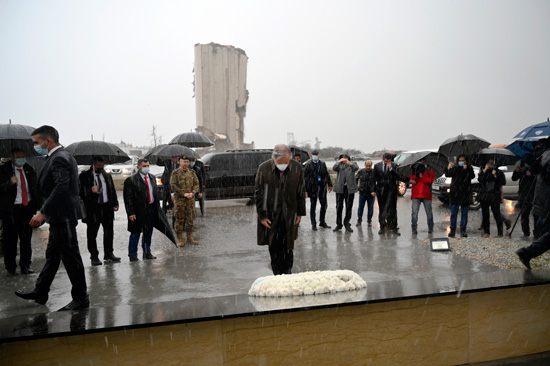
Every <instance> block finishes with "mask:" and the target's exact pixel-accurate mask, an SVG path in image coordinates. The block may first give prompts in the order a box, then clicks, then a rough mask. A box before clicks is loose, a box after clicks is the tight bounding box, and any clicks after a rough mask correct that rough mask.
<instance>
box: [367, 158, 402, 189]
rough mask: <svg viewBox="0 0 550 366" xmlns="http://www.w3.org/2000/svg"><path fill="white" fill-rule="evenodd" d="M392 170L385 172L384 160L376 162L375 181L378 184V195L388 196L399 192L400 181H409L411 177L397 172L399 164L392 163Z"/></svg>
mask: <svg viewBox="0 0 550 366" xmlns="http://www.w3.org/2000/svg"><path fill="white" fill-rule="evenodd" d="M391 166H392V170H391V171H388V172H386V173H384V162H383V161H381V162H378V163H376V164H374V167H373V170H374V182H375V184H376V195H378V196H382V197H387V196H388V195H390V194H394V193H395V194H397V189H398V188H399V182H400V181H401V182H408V181H409V178H408V177H405V176H402V175H400V174H399V173H397V167H398V165H397V164H395V163H394V162H392V163H391Z"/></svg>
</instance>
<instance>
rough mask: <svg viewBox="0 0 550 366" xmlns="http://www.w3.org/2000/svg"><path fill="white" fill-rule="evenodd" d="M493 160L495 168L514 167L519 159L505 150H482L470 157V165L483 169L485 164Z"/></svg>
mask: <svg viewBox="0 0 550 366" xmlns="http://www.w3.org/2000/svg"><path fill="white" fill-rule="evenodd" d="M490 159H493V160H494V161H495V165H496V166H504V165H514V164H515V163H516V161H518V160H519V157H518V156H517V155H516V154H514V153H513V152H511V151H510V150H507V149H493V148H490V149H483V150H480V151H478V152H477V153H475V154H473V155H472V159H471V163H472V165H476V166H479V167H483V166H484V165H485V164H487V162H488V161H489V160H490Z"/></svg>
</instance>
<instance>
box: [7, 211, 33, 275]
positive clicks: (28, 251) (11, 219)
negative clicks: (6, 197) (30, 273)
mask: <svg viewBox="0 0 550 366" xmlns="http://www.w3.org/2000/svg"><path fill="white" fill-rule="evenodd" d="M32 216H33V212H32V210H31V208H30V205H29V206H23V205H14V206H13V212H12V213H11V214H8V213H6V214H3V215H2V222H3V227H4V228H3V231H4V233H3V236H4V239H3V241H2V243H3V249H4V265H5V266H6V269H7V270H8V271H15V268H17V262H16V257H17V240H18V239H19V249H20V256H19V267H21V268H25V267H26V266H30V265H31V258H32V248H31V238H32V229H31V227H30V226H29V222H30V221H31V218H32Z"/></svg>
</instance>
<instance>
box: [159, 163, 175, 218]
mask: <svg viewBox="0 0 550 366" xmlns="http://www.w3.org/2000/svg"><path fill="white" fill-rule="evenodd" d="M179 160H180V158H179V156H172V159H170V160H166V161H165V162H164V171H163V172H162V178H161V180H162V188H163V197H162V210H163V211H164V213H165V214H166V212H167V211H168V210H170V209H172V208H173V207H174V202H173V201H172V190H171V189H170V177H171V176H172V172H173V171H174V170H176V169H179V167H180V163H179Z"/></svg>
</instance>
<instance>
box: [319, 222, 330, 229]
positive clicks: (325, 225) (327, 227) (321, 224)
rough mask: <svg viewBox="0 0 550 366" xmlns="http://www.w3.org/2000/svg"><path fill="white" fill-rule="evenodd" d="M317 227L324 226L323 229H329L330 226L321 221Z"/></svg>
mask: <svg viewBox="0 0 550 366" xmlns="http://www.w3.org/2000/svg"><path fill="white" fill-rule="evenodd" d="M319 227H322V228H324V229H330V226H329V225H327V223H326V222H322V223H320V224H319Z"/></svg>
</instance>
